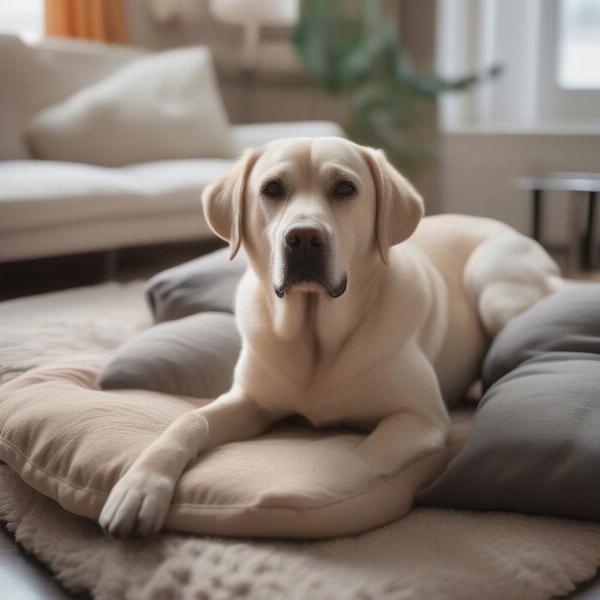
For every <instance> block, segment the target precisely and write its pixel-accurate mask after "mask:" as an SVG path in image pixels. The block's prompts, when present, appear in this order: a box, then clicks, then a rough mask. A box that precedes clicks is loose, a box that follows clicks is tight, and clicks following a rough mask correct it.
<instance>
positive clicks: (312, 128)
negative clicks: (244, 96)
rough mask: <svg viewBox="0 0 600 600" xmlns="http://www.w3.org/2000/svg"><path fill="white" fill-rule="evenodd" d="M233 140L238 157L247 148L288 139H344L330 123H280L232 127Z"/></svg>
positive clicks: (340, 132) (340, 129)
mask: <svg viewBox="0 0 600 600" xmlns="http://www.w3.org/2000/svg"><path fill="white" fill-rule="evenodd" d="M231 130H232V134H233V140H234V146H235V150H236V153H237V154H238V155H239V154H241V153H242V152H243V151H244V150H246V149H247V148H254V147H255V146H261V145H262V144H266V143H268V142H273V141H275V140H278V139H280V138H288V137H321V136H333V137H346V134H345V133H344V130H343V129H342V128H341V127H340V126H339V125H338V124H337V123H333V122H332V121H290V122H282V123H252V124H249V125H233V126H232V128H231Z"/></svg>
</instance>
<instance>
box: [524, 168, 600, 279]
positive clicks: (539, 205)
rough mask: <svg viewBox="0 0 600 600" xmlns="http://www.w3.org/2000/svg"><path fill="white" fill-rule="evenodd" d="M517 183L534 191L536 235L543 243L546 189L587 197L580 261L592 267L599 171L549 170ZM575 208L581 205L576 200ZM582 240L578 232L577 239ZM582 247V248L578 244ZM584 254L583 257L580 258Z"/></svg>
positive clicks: (525, 188) (533, 206)
mask: <svg viewBox="0 0 600 600" xmlns="http://www.w3.org/2000/svg"><path fill="white" fill-rule="evenodd" d="M517 187H518V188H520V189H524V190H528V191H530V192H531V200H532V210H533V237H534V239H536V240H537V241H538V242H540V243H541V239H540V238H541V226H542V216H543V208H544V203H543V200H544V197H543V192H545V191H560V192H568V193H569V196H570V197H571V198H580V197H581V196H584V197H587V200H588V205H587V222H586V228H585V238H584V242H583V257H581V254H579V258H580V264H581V266H582V267H583V268H586V269H593V268H594V266H595V264H596V256H597V254H596V244H595V240H594V234H595V220H596V212H597V211H596V208H597V207H596V202H597V198H598V192H600V173H567V172H558V173H549V174H547V175H542V176H539V177H523V178H521V179H518V180H517ZM574 204H575V208H574V210H577V207H578V206H579V203H578V202H574ZM576 242H577V244H579V235H577V239H576ZM578 250H579V251H581V249H580V248H578ZM581 258H583V260H581Z"/></svg>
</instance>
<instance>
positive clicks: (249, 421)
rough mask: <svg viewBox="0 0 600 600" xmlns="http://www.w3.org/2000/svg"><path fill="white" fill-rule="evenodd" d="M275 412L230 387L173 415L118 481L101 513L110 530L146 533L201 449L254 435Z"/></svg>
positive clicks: (157, 521) (161, 514) (160, 518)
mask: <svg viewBox="0 0 600 600" xmlns="http://www.w3.org/2000/svg"><path fill="white" fill-rule="evenodd" d="M276 419H277V417H276V416H275V415H272V414H270V413H267V412H266V411H264V410H262V409H261V408H260V407H259V406H258V405H257V404H256V403H255V402H254V401H253V400H252V399H251V398H249V397H248V396H247V395H246V394H245V393H244V392H243V391H242V390H239V389H235V388H234V389H233V390H231V391H230V392H228V393H227V394H224V395H223V396H220V397H219V398H217V399H216V400H214V401H213V402H211V403H210V404H207V405H206V406H203V407H202V408H198V409H195V410H192V411H190V412H187V413H185V414H183V415H181V416H180V417H179V418H178V419H177V420H175V421H174V422H173V423H171V425H169V427H167V429H166V430H165V431H164V432H163V433H162V435H161V436H160V437H159V438H158V439H157V440H156V441H155V442H153V443H152V444H150V446H148V448H146V449H145V450H144V451H143V452H142V453H141V454H140V456H139V457H138V458H137V459H136V460H135V462H134V463H133V464H132V465H131V467H130V468H129V469H128V471H127V472H126V473H125V475H124V476H123V477H122V478H121V479H120V480H119V481H118V482H117V484H116V485H115V486H114V487H113V489H112V490H111V493H110V495H109V497H108V499H107V500H106V502H105V504H104V507H103V509H102V513H101V514H100V519H99V521H100V525H101V526H102V528H103V529H104V531H105V532H107V533H108V534H110V535H112V536H115V537H127V536H129V535H130V534H132V533H133V534H135V535H140V536H145V535H150V534H152V533H156V532H157V531H159V530H160V529H161V527H162V525H163V522H164V520H165V517H166V514H167V511H168V509H169V506H170V504H171V499H172V497H173V492H174V490H175V486H176V484H177V481H178V480H179V478H180V476H181V474H182V472H183V470H184V469H185V467H186V466H187V465H188V464H189V463H190V462H191V461H192V460H193V459H194V458H196V456H197V455H198V453H199V452H201V451H205V450H208V449H210V448H214V447H216V446H219V445H221V444H224V443H227V442H230V441H238V440H244V439H248V438H252V437H255V436H257V435H259V434H260V433H262V432H263V431H265V430H266V429H267V428H268V427H269V425H271V423H273V421H275V420H276Z"/></svg>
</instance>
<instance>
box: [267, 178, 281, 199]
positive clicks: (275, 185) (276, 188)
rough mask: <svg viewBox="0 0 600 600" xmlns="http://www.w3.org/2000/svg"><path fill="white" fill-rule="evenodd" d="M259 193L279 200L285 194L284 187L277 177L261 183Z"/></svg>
mask: <svg viewBox="0 0 600 600" xmlns="http://www.w3.org/2000/svg"><path fill="white" fill-rule="evenodd" d="M261 194H262V195H263V196H266V197H267V198H272V199H273V200H280V199H281V198H283V197H284V196H285V188H284V187H283V183H282V182H281V181H280V180H279V179H271V180H270V181H267V182H266V183H265V184H264V185H263V187H262V189H261Z"/></svg>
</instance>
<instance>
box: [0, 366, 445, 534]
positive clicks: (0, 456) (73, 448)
mask: <svg viewBox="0 0 600 600" xmlns="http://www.w3.org/2000/svg"><path fill="white" fill-rule="evenodd" d="M90 362H93V361H90V359H89V358H88V359H86V361H85V362H83V361H79V362H77V361H70V362H69V363H68V364H64V365H54V366H52V367H48V366H47V367H42V368H39V369H35V370H31V371H29V372H27V373H25V374H24V375H22V376H20V377H17V378H15V379H13V380H12V381H10V382H9V383H7V384H5V385H4V386H3V387H2V388H0V460H3V461H5V462H6V463H7V464H8V465H10V467H11V468H12V469H13V470H15V471H16V472H17V473H19V474H20V476H21V477H22V478H23V479H24V480H25V481H26V482H27V483H28V484H29V485H31V486H32V487H34V488H35V489H36V490H38V491H39V492H41V493H43V494H45V495H46V496H49V497H51V498H53V499H55V500H56V501H57V502H58V503H59V504H60V505H61V506H63V507H64V508H65V509H67V510H69V511H72V512H74V513H77V514H79V515H83V516H86V517H89V518H90V519H94V520H96V519H97V518H98V515H99V513H100V510H101V508H102V506H103V504H104V501H105V500H106V497H107V494H108V492H109V491H110V489H111V488H112V486H113V485H114V484H115V483H116V481H117V480H118V479H119V477H120V476H121V475H122V474H123V473H124V472H125V471H126V470H127V468H128V467H129V465H131V463H132V461H133V460H134V459H135V458H136V457H137V456H138V455H139V453H140V452H141V451H142V450H143V449H144V448H145V447H146V446H147V445H148V444H149V443H150V442H151V441H152V440H154V439H155V438H156V437H157V436H158V435H159V434H160V433H161V432H162V431H163V430H164V429H165V428H166V427H167V426H168V424H169V423H171V422H172V421H173V420H174V419H176V418H177V417H178V416H179V415H181V414H182V413H184V412H185V411H188V410H191V409H192V408H194V407H195V406H198V405H199V404H201V403H202V401H199V400H194V399H191V398H184V397H177V396H169V395H164V394H159V393H156V392H149V391H98V390H97V389H96V387H95V381H96V376H97V369H98V367H99V366H100V363H101V362H102V361H101V360H100V359H99V360H98V361H97V363H96V364H94V365H91V364H90ZM362 439H363V436H362V435H361V434H359V433H356V432H355V431H350V430H343V429H339V430H329V431H315V430H313V429H310V428H308V427H306V426H303V425H301V424H289V423H288V424H282V425H279V426H278V427H277V428H275V429H274V430H272V431H271V432H270V433H268V434H266V435H264V436H262V437H260V438H258V439H255V440H249V441H245V442H238V443H231V444H227V445H225V446H222V447H220V448H217V449H215V450H213V451H211V452H209V453H207V454H205V455H203V456H201V457H200V458H199V459H198V460H197V461H196V462H194V463H193V464H192V465H191V466H190V467H189V468H188V469H187V471H186V472H185V473H184V475H183V477H182V478H181V480H180V482H179V484H178V486H177V489H176V492H175V497H174V500H173V504H172V506H171V509H170V511H169V514H168V517H167V522H166V525H167V527H169V528H171V529H176V530H179V531H187V532H193V533H200V534H204V533H206V534H216V535H227V536H267V537H273V536H286V537H287V536H291V537H299V538H301V537H305V538H314V537H330V536H337V535H344V534H352V533H356V532H360V531H364V530H367V529H370V528H373V527H376V526H379V525H382V524H384V523H387V522H390V521H392V520H395V519H397V518H398V517H400V516H402V515H403V514H404V513H405V512H406V511H407V510H409V508H410V507H411V504H412V499H413V496H414V494H415V492H416V491H417V490H419V489H420V488H422V487H423V486H424V485H425V484H426V483H428V481H429V478H430V477H431V473H432V472H433V473H435V472H436V471H441V470H442V469H443V467H444V465H445V464H446V462H447V460H448V451H443V452H439V453H436V454H432V455H429V456H427V457H425V458H423V459H422V460H421V461H419V462H416V463H413V464H411V465H410V466H408V467H407V468H406V469H405V470H403V471H402V472H400V473H398V474H396V475H395V476H393V477H389V478H385V479H382V478H379V477H377V476H375V475H374V474H373V473H371V472H370V471H369V470H368V469H367V468H366V466H365V464H364V463H363V462H362V461H361V460H360V459H359V458H358V457H357V456H356V455H355V454H354V449H355V448H356V447H357V445H358V444H359V443H360V442H361V441H362Z"/></svg>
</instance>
